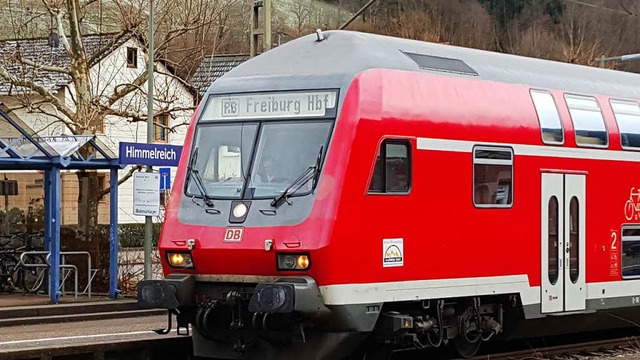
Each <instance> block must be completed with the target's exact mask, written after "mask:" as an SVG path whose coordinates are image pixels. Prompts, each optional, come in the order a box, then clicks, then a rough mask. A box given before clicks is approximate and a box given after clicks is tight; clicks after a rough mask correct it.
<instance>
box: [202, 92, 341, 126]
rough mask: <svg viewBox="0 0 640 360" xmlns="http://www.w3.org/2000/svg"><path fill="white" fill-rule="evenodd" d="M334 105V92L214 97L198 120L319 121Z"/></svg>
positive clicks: (335, 97)
mask: <svg viewBox="0 0 640 360" xmlns="http://www.w3.org/2000/svg"><path fill="white" fill-rule="evenodd" d="M336 102H337V93H336V92H335V91H314V92H282V93H267V94H250V95H233V96H214V97H211V98H210V99H209V101H208V102H207V105H206V107H205V109H204V112H203V114H202V120H205V121H207V120H233V119H242V120H245V119H273V118H293V117H296V118H308V117H323V116H328V115H329V114H330V113H329V110H332V109H335V108H336Z"/></svg>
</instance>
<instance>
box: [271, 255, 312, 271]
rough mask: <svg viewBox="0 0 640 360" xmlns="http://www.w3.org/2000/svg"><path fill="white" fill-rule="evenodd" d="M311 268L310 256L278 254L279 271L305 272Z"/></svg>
mask: <svg viewBox="0 0 640 360" xmlns="http://www.w3.org/2000/svg"><path fill="white" fill-rule="evenodd" d="M310 266H311V260H310V259H309V254H278V270H284V271H304V270H308V269H309V267H310Z"/></svg>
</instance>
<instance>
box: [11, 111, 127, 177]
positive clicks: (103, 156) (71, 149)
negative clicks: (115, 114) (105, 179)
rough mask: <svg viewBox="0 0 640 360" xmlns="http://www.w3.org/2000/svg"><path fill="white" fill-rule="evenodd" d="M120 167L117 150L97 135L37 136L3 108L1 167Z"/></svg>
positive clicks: (29, 168) (33, 168)
mask: <svg viewBox="0 0 640 360" xmlns="http://www.w3.org/2000/svg"><path fill="white" fill-rule="evenodd" d="M53 166H57V167H60V168H67V169H99V168H114V167H118V166H119V165H118V158H117V156H116V154H115V153H114V152H113V151H112V150H111V149H109V147H108V146H106V145H105V144H104V143H103V142H102V141H101V140H100V139H99V138H98V137H97V136H96V135H59V136H38V135H37V134H36V133H35V132H34V131H33V129H31V128H29V127H28V126H27V125H26V124H25V123H24V122H23V121H22V120H20V119H19V118H17V117H15V116H11V115H8V114H7V113H5V112H4V111H2V110H0V169H21V170H40V169H46V168H50V167H53Z"/></svg>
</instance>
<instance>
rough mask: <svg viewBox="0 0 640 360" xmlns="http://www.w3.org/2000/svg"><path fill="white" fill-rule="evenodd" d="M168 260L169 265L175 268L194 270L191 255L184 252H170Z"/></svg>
mask: <svg viewBox="0 0 640 360" xmlns="http://www.w3.org/2000/svg"><path fill="white" fill-rule="evenodd" d="M167 259H168V260H169V265H170V266H171V267H174V268H183V269H190V268H193V260H192V259H191V254H188V253H182V252H179V253H178V252H168V253H167Z"/></svg>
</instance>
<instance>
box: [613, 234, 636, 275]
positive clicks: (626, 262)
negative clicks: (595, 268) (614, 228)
mask: <svg viewBox="0 0 640 360" xmlns="http://www.w3.org/2000/svg"><path fill="white" fill-rule="evenodd" d="M614 240H615V239H614ZM621 244H622V254H621V261H622V278H623V279H637V278H640V226H624V227H623V228H622V241H621Z"/></svg>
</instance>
